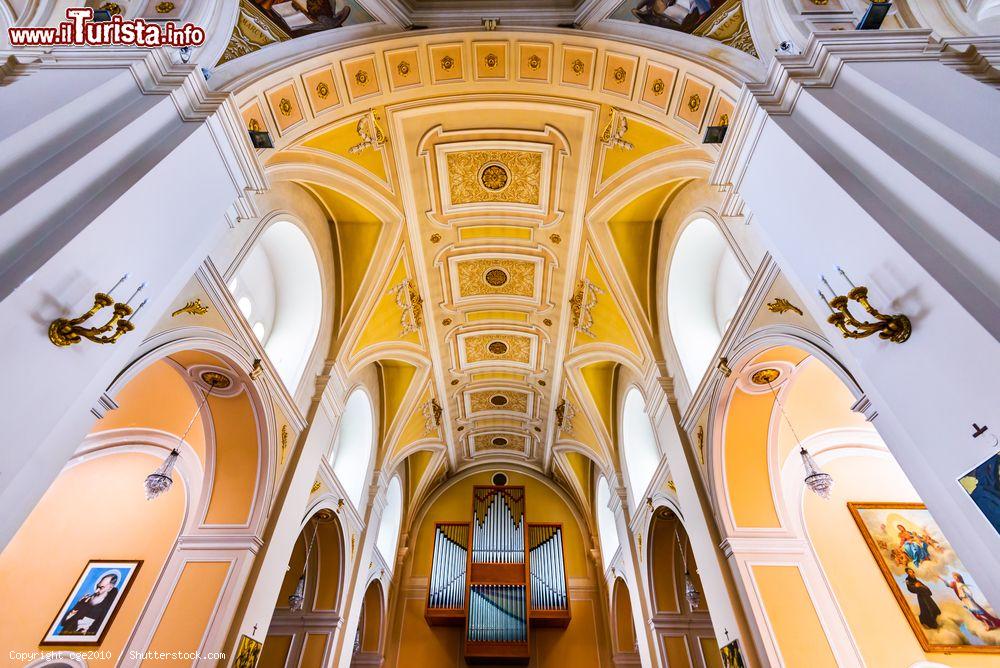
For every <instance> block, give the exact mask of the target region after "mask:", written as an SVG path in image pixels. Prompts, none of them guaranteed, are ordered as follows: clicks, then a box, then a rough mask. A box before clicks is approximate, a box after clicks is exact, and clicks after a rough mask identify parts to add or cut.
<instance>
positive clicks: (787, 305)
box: [767, 297, 802, 315]
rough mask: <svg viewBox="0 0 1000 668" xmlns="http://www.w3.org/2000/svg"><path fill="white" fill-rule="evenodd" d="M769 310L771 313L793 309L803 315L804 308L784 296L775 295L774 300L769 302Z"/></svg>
mask: <svg viewBox="0 0 1000 668" xmlns="http://www.w3.org/2000/svg"><path fill="white" fill-rule="evenodd" d="M767 310H768V311H770V312H771V313H785V312H787V311H792V312H793V313H798V314H799V315H802V309H800V308H799V307H798V306H796V305H795V304H793V303H792V302H790V301H788V300H787V299H785V298H784V297H775V298H774V301H772V302H768V304H767Z"/></svg>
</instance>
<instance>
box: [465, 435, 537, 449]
mask: <svg viewBox="0 0 1000 668" xmlns="http://www.w3.org/2000/svg"><path fill="white" fill-rule="evenodd" d="M527 440H528V439H527V437H526V436H523V435H520V434H512V433H509V432H486V433H482V434H475V435H474V436H473V437H472V442H473V445H474V446H475V450H477V451H481V450H520V451H522V452H523V451H524V450H525V449H526V446H527Z"/></svg>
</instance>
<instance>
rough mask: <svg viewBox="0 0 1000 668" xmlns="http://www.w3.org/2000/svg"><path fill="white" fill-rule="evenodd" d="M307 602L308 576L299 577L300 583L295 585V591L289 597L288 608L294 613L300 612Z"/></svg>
mask: <svg viewBox="0 0 1000 668" xmlns="http://www.w3.org/2000/svg"><path fill="white" fill-rule="evenodd" d="M305 602H306V574H305V573H303V574H302V575H300V576H299V583H298V584H297V585H295V591H294V592H293V593H292V594H291V596H289V597H288V607H289V608H291V609H292V612H298V611H299V610H301V609H302V606H303V604H304V603H305Z"/></svg>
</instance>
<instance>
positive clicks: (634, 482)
mask: <svg viewBox="0 0 1000 668" xmlns="http://www.w3.org/2000/svg"><path fill="white" fill-rule="evenodd" d="M621 445H622V454H623V457H624V459H625V473H626V475H627V477H628V481H629V491H630V492H631V493H632V506H633V508H634V507H636V506H638V505H639V499H641V498H642V496H643V494H644V493H645V491H646V488H647V487H649V481H650V480H652V479H653V474H654V473H655V472H656V468H657V466H659V464H660V451H659V448H657V446H656V436H654V435H653V426H652V425H651V424H650V422H649V416H648V415H646V400H645V399H643V397H642V393H640V392H639V388H637V387H632V388H630V389H629V391H628V393H627V394H626V395H625V404H624V407H623V408H622V431H621Z"/></svg>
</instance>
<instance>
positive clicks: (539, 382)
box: [538, 379, 545, 387]
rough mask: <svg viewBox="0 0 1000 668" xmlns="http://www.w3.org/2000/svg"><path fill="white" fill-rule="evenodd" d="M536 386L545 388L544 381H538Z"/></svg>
mask: <svg viewBox="0 0 1000 668" xmlns="http://www.w3.org/2000/svg"><path fill="white" fill-rule="evenodd" d="M538 384H539V385H541V386H542V387H545V381H544V380H541V379H539V381H538Z"/></svg>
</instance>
